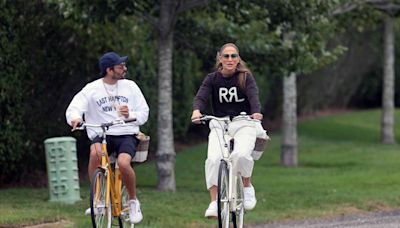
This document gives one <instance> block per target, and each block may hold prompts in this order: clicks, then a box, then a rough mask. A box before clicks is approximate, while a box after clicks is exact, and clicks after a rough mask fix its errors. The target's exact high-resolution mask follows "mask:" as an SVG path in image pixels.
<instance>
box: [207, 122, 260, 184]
mask: <svg viewBox="0 0 400 228" xmlns="http://www.w3.org/2000/svg"><path fill="white" fill-rule="evenodd" d="M257 124H258V125H260V126H261V124H260V123H258V122H254V121H248V120H236V121H235V120H233V121H232V122H230V123H229V127H228V134H229V136H230V137H232V138H233V139H234V149H233V151H232V154H231V158H232V164H233V167H234V168H235V169H234V170H233V171H234V172H238V173H240V175H241V176H243V177H251V174H252V172H253V166H254V161H253V158H252V157H251V153H252V151H253V149H254V144H255V141H256V125H257ZM209 125H210V134H209V136H208V151H207V160H206V161H205V177H206V184H207V189H210V188H211V187H212V186H213V185H215V186H217V185H218V170H219V164H220V161H221V159H222V150H223V148H224V140H223V129H222V127H223V126H224V123H223V122H222V121H216V120H211V121H210V124H209ZM227 143H228V146H229V139H227Z"/></svg>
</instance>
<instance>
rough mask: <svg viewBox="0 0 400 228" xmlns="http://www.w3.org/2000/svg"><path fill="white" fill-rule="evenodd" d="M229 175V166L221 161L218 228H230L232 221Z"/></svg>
mask: <svg viewBox="0 0 400 228" xmlns="http://www.w3.org/2000/svg"><path fill="white" fill-rule="evenodd" d="M228 181H229V173H228V166H227V164H226V162H225V161H221V163H220V165H219V172H218V197H217V198H218V199H217V200H218V202H217V204H218V227H219V228H228V227H229V222H230V220H231V213H230V210H229V198H228V191H229V190H228V188H229V182H228Z"/></svg>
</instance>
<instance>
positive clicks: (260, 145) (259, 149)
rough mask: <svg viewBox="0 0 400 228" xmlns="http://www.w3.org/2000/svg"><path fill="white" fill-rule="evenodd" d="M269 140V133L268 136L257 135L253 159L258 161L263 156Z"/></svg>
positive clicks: (252, 154)
mask: <svg viewBox="0 0 400 228" xmlns="http://www.w3.org/2000/svg"><path fill="white" fill-rule="evenodd" d="M268 140H270V138H269V137H268V135H267V137H266V138H260V137H257V139H256V143H255V145H254V149H253V152H252V153H251V156H252V157H253V160H255V161H257V160H259V159H260V158H261V156H262V154H263V153H264V150H265V149H266V147H267V142H268Z"/></svg>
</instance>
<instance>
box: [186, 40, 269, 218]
mask: <svg viewBox="0 0 400 228" xmlns="http://www.w3.org/2000/svg"><path fill="white" fill-rule="evenodd" d="M215 67H216V71H215V72H212V73H210V74H208V75H207V77H206V78H205V79H204V81H203V83H202V85H201V86H200V88H199V90H198V92H197V94H196V97H195V99H194V104H193V113H192V117H191V119H192V121H193V122H194V123H196V124H199V123H200V121H199V119H200V117H201V116H202V111H204V110H205V108H206V106H207V101H208V98H209V96H210V95H211V104H212V109H213V115H214V116H216V117H225V116H229V117H232V118H233V117H235V116H238V115H239V114H240V113H241V112H246V113H247V114H248V115H250V116H251V117H252V118H253V119H256V120H260V121H261V120H262V119H263V115H262V114H261V105H260V101H259V96H258V88H257V85H256V81H255V79H254V77H253V76H252V74H251V72H250V70H249V69H248V68H247V66H246V65H245V63H244V61H243V60H242V59H241V58H240V56H239V49H238V47H237V46H236V45H235V44H233V43H227V44H225V45H223V46H222V47H221V49H220V51H219V52H218V53H217V61H216V66H215ZM212 121H215V120H212ZM257 124H258V125H260V126H256V125H257ZM218 126H220V125H219V124H212V122H210V134H209V137H208V138H209V141H208V152H207V160H206V161H205V178H206V184H207V189H209V191H210V197H211V202H210V204H209V207H208V208H207V210H206V212H205V217H208V218H212V217H217V214H218V212H217V202H216V196H217V185H218V184H217V182H218V169H219V164H220V160H221V158H222V153H221V146H220V142H221V141H222V139H221V137H222V136H223V133H222V129H221V128H220V127H218ZM260 127H261V122H257V123H256V122H254V121H243V120H242V121H235V118H233V119H232V122H231V123H230V125H229V132H230V134H231V136H232V137H233V139H234V143H235V145H234V149H233V151H232V155H231V157H233V165H234V167H236V170H237V172H238V173H240V175H241V176H242V177H243V185H244V190H243V191H244V200H245V201H244V207H245V209H246V210H251V209H253V208H254V207H255V205H256V203H257V200H256V197H255V190H254V187H253V185H252V184H251V179H250V178H251V174H252V171H253V166H254V161H253V158H252V156H251V153H252V151H253V148H254V144H255V141H256V136H257V132H256V129H260ZM261 129H262V127H261Z"/></svg>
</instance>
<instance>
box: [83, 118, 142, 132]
mask: <svg viewBox="0 0 400 228" xmlns="http://www.w3.org/2000/svg"><path fill="white" fill-rule="evenodd" d="M134 121H136V118H130V119H126V120H122V119H117V120H114V121H111V122H108V123H101V124H90V123H85V122H81V123H79V124H78V126H77V127H76V128H75V130H85V129H86V128H87V127H94V128H96V127H97V128H101V129H107V128H109V127H111V126H114V125H123V124H126V123H130V122H134Z"/></svg>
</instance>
